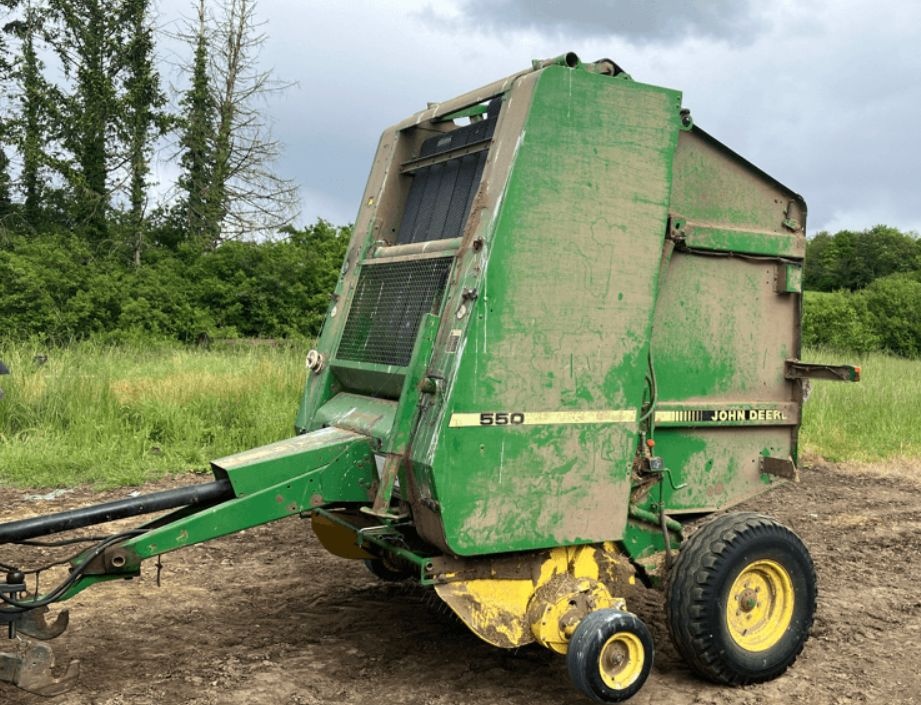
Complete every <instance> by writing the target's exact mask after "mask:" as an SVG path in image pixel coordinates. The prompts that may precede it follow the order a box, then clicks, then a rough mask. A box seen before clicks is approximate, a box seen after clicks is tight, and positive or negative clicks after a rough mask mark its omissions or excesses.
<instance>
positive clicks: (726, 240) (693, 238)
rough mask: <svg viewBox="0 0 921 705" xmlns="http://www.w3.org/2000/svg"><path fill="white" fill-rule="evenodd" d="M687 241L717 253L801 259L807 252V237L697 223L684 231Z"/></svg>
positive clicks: (695, 246) (691, 246)
mask: <svg viewBox="0 0 921 705" xmlns="http://www.w3.org/2000/svg"><path fill="white" fill-rule="evenodd" d="M684 241H685V244H686V245H687V247H689V248H692V249H700V250H714V251H716V252H738V253H742V254H750V255H765V256H774V257H798V258H802V257H803V256H804V255H805V254H806V252H805V250H806V245H805V241H804V239H803V238H802V237H800V236H797V235H794V234H792V233H773V232H756V231H751V230H730V229H728V228H706V227H700V226H697V227H693V228H688V229H687V230H686V231H685V232H684Z"/></svg>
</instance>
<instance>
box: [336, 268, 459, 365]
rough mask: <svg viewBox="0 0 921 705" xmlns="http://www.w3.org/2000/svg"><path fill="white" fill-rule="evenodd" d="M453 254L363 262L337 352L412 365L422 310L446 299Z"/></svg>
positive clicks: (429, 309)
mask: <svg viewBox="0 0 921 705" xmlns="http://www.w3.org/2000/svg"><path fill="white" fill-rule="evenodd" d="M452 259H453V258H452V257H437V258H432V259H422V260H407V261H403V262H386V261H384V262H381V263H380V264H378V263H374V264H365V265H363V266H362V268H361V275H360V276H359V277H358V287H357V288H356V290H355V296H354V298H353V299H352V307H351V309H350V310H349V317H348V319H347V320H346V322H345V330H344V331H343V333H342V339H341V340H340V341H339V350H338V352H337V353H336V357H337V358H339V359H341V360H351V361H354V362H373V363H377V364H381V365H399V366H401V367H405V366H406V365H408V364H409V359H410V357H411V356H412V352H413V345H414V344H415V342H416V334H417V333H418V332H419V324H420V323H421V322H422V316H424V315H425V314H426V313H433V312H435V311H436V309H437V308H438V307H439V306H440V305H441V298H442V295H443V294H444V289H445V283H446V282H447V279H448V272H449V271H450V269H451V260H452Z"/></svg>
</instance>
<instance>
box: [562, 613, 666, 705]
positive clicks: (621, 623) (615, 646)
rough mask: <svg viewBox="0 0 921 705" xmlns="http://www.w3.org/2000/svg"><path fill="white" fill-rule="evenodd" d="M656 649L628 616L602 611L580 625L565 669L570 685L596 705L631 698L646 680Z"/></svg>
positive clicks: (642, 628)
mask: <svg viewBox="0 0 921 705" xmlns="http://www.w3.org/2000/svg"><path fill="white" fill-rule="evenodd" d="M654 653H655V648H654V647H653V643H652V635H651V634H650V633H649V629H647V628H646V625H645V624H643V622H642V621H641V620H640V618H639V617H637V616H636V615H635V614H633V613H631V612H622V611H621V610H616V609H601V610H596V611H594V612H591V613H589V614H588V615H586V616H585V618H583V619H582V621H581V622H579V625H578V626H577V627H576V630H575V632H574V633H573V635H572V639H570V640H569V648H568V649H567V651H566V665H567V667H568V669H569V677H570V678H571V679H572V682H573V685H575V686H576V688H578V689H579V690H580V691H581V692H582V693H584V694H585V695H587V696H588V697H589V698H591V699H592V700H594V701H595V702H599V703H619V702H623V701H624V700H627V699H629V698H631V697H633V696H634V695H635V694H636V693H637V692H638V691H639V689H640V688H642V687H643V683H645V682H646V679H647V678H648V677H649V672H650V670H651V669H652V661H653V657H654Z"/></svg>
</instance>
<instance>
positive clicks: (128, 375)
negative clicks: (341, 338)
mask: <svg viewBox="0 0 921 705" xmlns="http://www.w3.org/2000/svg"><path fill="white" fill-rule="evenodd" d="M303 348H304V346H303V345H297V346H281V347H277V348H272V347H265V346H250V345H248V344H242V345H239V346H236V347H224V348H218V349H213V350H201V349H194V348H187V347H180V346H177V345H166V344H161V345H155V344H151V345H148V346H142V345H134V346H130V345H129V346H118V347H112V346H101V345H97V344H93V343H81V344H76V345H72V346H70V347H66V348H59V349H51V350H43V349H40V348H37V347H35V346H32V345H28V344H17V345H3V346H0V351H2V355H0V357H2V359H3V360H4V361H5V362H6V363H7V364H9V365H10V367H11V368H12V370H13V374H12V375H10V376H9V377H0V387H2V388H3V390H4V391H5V393H6V394H5V398H4V399H3V400H2V401H0V485H12V486H20V487H63V486H70V485H74V484H78V483H92V484H95V485H98V486H102V487H112V486H117V485H126V484H139V483H142V482H144V481H146V480H151V479H155V478H157V477H159V476H162V475H165V474H169V473H174V472H188V471H198V472H207V471H208V462H209V461H210V460H212V459H214V458H218V457H220V456H222V455H227V454H230V453H235V452H237V451H241V450H245V449H248V448H252V447H254V446H258V445H262V444H265V443H269V442H271V441H275V440H279V439H281V438H286V437H288V436H289V435H290V434H291V433H292V426H293V422H294V414H295V411H296V407H297V402H298V399H299V398H300V394H301V390H302V386H303V383H304V374H305V373H304V363H303V353H304V350H303ZM39 352H43V353H47V355H48V362H47V363H46V364H44V365H37V364H35V362H34V361H33V357H34V355H35V354H36V353H39ZM803 359H805V360H809V361H816V362H853V363H856V364H859V365H861V367H862V372H863V380H862V381H861V382H859V383H857V384H847V383H841V382H814V383H813V390H812V395H811V397H810V399H809V400H808V402H807V403H806V406H805V409H804V415H803V428H802V441H803V447H804V448H805V449H806V450H807V451H811V452H813V453H818V454H820V455H822V456H824V457H826V458H828V459H829V460H835V461H841V460H858V461H878V460H885V459H889V458H899V457H921V424H919V421H921V361H912V360H903V359H899V358H894V357H889V356H886V355H881V354H873V355H869V356H866V357H863V358H860V359H858V358H856V357H854V356H846V355H839V354H835V353H830V352H826V351H820V350H812V351H808V352H807V353H805V354H804V355H803Z"/></svg>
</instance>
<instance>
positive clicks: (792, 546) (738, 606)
mask: <svg viewBox="0 0 921 705" xmlns="http://www.w3.org/2000/svg"><path fill="white" fill-rule="evenodd" d="M816 594H817V587H816V575H815V566H814V565H813V562H812V558H811V557H810V555H809V551H808V550H807V548H806V546H805V545H804V544H803V542H802V540H801V539H800V538H799V536H797V535H796V534H795V533H793V531H791V530H790V529H789V528H787V527H786V526H784V525H783V524H780V523H778V522H776V521H774V520H773V519H771V518H769V517H766V516H763V515H761V514H755V513H753V512H736V513H732V514H726V515H723V516H719V517H717V518H716V519H714V520H712V521H711V522H709V523H708V524H705V525H704V526H703V527H701V528H700V529H699V530H698V531H697V532H696V533H695V534H693V535H692V536H691V537H690V538H689V539H688V540H687V541H686V542H685V544H684V545H683V546H682V547H681V551H680V552H679V554H678V558H677V559H676V561H675V563H674V565H673V566H672V568H671V570H670V571H669V575H668V579H667V581H666V588H665V606H666V622H667V624H668V631H669V634H670V635H671V637H672V641H673V642H674V644H675V646H676V647H677V649H678V652H679V653H680V654H681V655H682V656H683V657H684V659H685V661H686V662H687V663H688V665H689V666H690V667H691V668H692V669H693V670H694V671H696V672H697V673H698V674H700V675H701V676H703V677H705V678H707V679H709V680H712V681H715V682H717V683H724V684H729V685H744V684H748V683H761V682H763V681H767V680H771V679H773V678H776V677H777V676H779V675H780V674H781V673H783V672H784V671H785V670H786V669H787V668H788V667H789V666H790V665H791V664H792V663H793V662H794V661H795V660H796V657H797V656H799V654H800V652H801V651H802V650H803V646H804V644H805V641H806V638H807V637H808V636H809V630H810V629H811V627H812V621H813V617H814V615H815V606H816Z"/></svg>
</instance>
